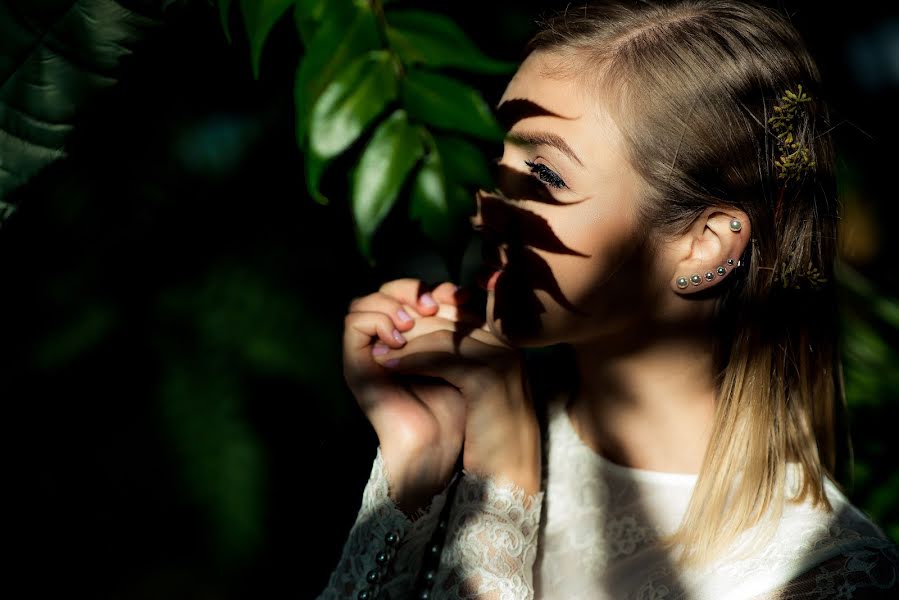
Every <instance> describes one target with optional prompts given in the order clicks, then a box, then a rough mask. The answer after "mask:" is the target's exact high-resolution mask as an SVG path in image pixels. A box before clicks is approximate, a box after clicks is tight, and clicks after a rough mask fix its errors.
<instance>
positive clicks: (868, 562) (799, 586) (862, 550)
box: [753, 538, 899, 600]
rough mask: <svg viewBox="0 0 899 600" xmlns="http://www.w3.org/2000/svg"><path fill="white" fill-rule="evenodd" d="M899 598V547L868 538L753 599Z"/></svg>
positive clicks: (885, 540)
mask: <svg viewBox="0 0 899 600" xmlns="http://www.w3.org/2000/svg"><path fill="white" fill-rule="evenodd" d="M895 598H899V547H897V546H896V545H895V544H894V543H893V542H892V541H890V540H888V539H880V538H865V540H864V543H863V544H860V545H858V546H854V547H852V548H849V549H847V550H846V551H843V552H841V553H840V554H838V555H837V556H834V557H832V558H830V559H828V560H826V561H824V562H822V563H821V564H819V565H817V566H815V567H814V568H812V569H809V570H808V571H806V572H805V573H803V574H801V575H799V576H798V577H796V578H795V579H793V580H792V581H790V582H789V583H787V584H786V585H784V586H782V587H780V588H779V589H778V590H776V591H774V592H770V593H768V594H764V595H762V596H758V597H756V598H753V600H894V599H895Z"/></svg>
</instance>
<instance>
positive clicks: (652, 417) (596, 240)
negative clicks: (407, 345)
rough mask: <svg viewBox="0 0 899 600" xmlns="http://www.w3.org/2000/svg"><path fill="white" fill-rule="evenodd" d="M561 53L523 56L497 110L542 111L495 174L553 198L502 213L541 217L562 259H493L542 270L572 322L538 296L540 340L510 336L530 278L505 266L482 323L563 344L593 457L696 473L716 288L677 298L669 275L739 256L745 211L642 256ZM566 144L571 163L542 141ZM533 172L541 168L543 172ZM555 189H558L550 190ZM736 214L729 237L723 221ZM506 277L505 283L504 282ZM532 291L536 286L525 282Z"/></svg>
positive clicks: (599, 118)
mask: <svg viewBox="0 0 899 600" xmlns="http://www.w3.org/2000/svg"><path fill="white" fill-rule="evenodd" d="M557 58H558V56H556V55H553V54H547V53H539V52H538V53H535V54H532V55H530V56H529V57H528V58H527V59H526V60H525V61H524V62H523V63H522V65H521V66H520V68H519V70H518V71H517V73H516V74H515V76H514V77H513V78H512V80H511V81H510V83H509V85H508V87H507V88H506V90H505V93H504V94H503V96H502V99H501V100H500V106H501V107H502V105H503V103H504V102H508V101H511V100H526V101H529V102H531V103H533V104H535V105H538V106H540V107H542V108H544V109H546V112H547V113H550V114H542V115H536V116H525V117H524V118H520V119H518V120H517V121H516V122H515V123H514V124H512V126H511V129H510V131H509V132H508V135H507V138H506V141H505V143H504V148H503V155H502V159H501V160H500V163H499V164H500V167H501V170H506V171H507V172H510V173H511V172H517V173H520V174H523V175H526V176H528V177H535V178H537V179H539V180H540V181H541V182H542V184H543V185H545V188H546V191H548V192H549V194H550V195H551V197H552V198H553V199H554V200H556V202H552V203H550V202H545V201H541V200H540V199H532V198H526V197H520V196H517V195H514V194H511V193H507V196H509V197H510V198H511V199H509V200H506V202H508V204H510V205H514V206H515V207H517V208H520V209H524V210H526V211H530V212H532V213H534V214H535V215H536V216H539V217H540V219H541V220H545V223H546V225H547V226H548V227H549V228H550V229H551V230H552V233H553V234H554V235H555V236H556V237H558V238H559V240H561V241H562V243H563V244H564V245H565V246H567V247H569V248H571V249H572V250H574V251H576V253H572V254H566V253H557V252H550V251H547V250H541V249H539V248H536V247H529V246H528V240H527V239H525V238H524V237H523V238H522V239H521V240H520V242H521V244H522V245H523V246H524V247H523V248H519V249H518V250H516V249H515V248H514V247H513V248H509V249H508V251H506V249H505V248H504V249H503V252H502V254H503V258H507V259H508V260H509V266H510V267H512V266H514V263H515V260H516V258H515V257H516V252H519V253H520V252H521V251H527V252H533V253H535V255H536V256H537V257H539V259H542V261H545V263H546V265H547V266H548V268H549V270H550V271H551V273H552V278H553V279H554V280H555V284H557V285H558V289H559V290H560V292H561V294H562V295H563V296H564V299H567V301H568V302H569V303H570V304H571V306H573V307H576V308H577V309H579V312H573V311H572V310H571V309H569V308H567V307H565V306H563V304H562V303H560V302H559V301H558V300H559V297H558V296H556V297H553V295H551V294H550V293H548V292H546V291H545V290H544V289H534V290H533V294H534V295H535V298H536V299H537V300H538V301H539V305H540V306H541V308H540V310H539V315H533V317H534V318H535V319H536V318H539V330H536V331H524V330H522V331H516V330H515V328H514V327H515V324H516V322H517V321H516V320H514V319H513V318H512V317H507V318H505V319H504V315H506V314H509V315H510V314H511V311H513V310H514V309H515V308H514V306H515V303H516V301H517V300H519V297H520V293H516V295H515V296H512V295H511V294H512V293H513V290H520V289H522V288H528V287H529V286H530V284H529V282H527V281H517V282H515V281H513V278H524V279H525V280H526V279H527V277H528V275H527V273H523V272H521V271H518V272H515V271H514V270H513V269H511V268H509V269H508V270H507V271H506V273H504V274H503V276H502V277H500V280H499V283H498V284H497V288H496V289H495V290H492V291H490V292H488V298H487V312H486V318H487V325H488V327H489V329H490V331H491V332H492V333H493V334H494V335H496V337H497V338H499V339H501V340H503V341H505V342H506V343H508V344H510V345H512V346H517V347H536V346H545V345H549V344H555V343H559V342H565V343H569V344H571V345H572V346H573V348H574V350H575V353H576V357H577V369H578V371H579V373H580V381H581V386H580V389H579V393H578V394H577V395H576V397H575V398H574V399H573V401H572V403H571V404H570V405H569V414H570V415H571V418H572V422H573V424H574V427H575V430H576V431H577V432H578V434H579V435H580V436H581V438H582V439H583V440H584V441H585V442H586V443H587V444H588V445H590V446H591V447H592V448H594V449H595V450H597V451H599V452H600V453H602V454H603V455H604V456H606V457H607V458H609V459H610V460H613V461H614V462H617V463H619V464H622V465H625V466H629V467H634V468H640V469H647V470H653V471H664V472H676V473H697V472H698V471H699V468H700V465H701V463H702V458H703V454H704V452H705V448H706V445H707V443H708V439H709V434H710V432H711V425H712V419H713V414H714V408H715V391H714V385H713V378H714V372H713V366H712V351H713V344H714V339H715V335H716V332H715V331H712V330H711V328H710V326H709V325H708V323H709V317H710V315H711V314H712V309H713V302H714V299H713V297H711V296H710V295H709V294H708V293H705V290H708V289H709V288H712V287H714V286H715V285H716V284H717V283H718V282H719V281H721V280H722V279H721V278H719V277H716V278H715V280H714V281H712V282H706V281H705V280H704V279H703V282H702V284H701V285H699V286H692V285H690V286H688V288H687V289H683V290H682V289H679V288H678V287H677V285H676V279H677V277H679V276H681V275H684V276H686V277H689V276H690V275H691V274H693V273H700V274H704V273H705V272H706V271H709V270H714V269H715V268H716V267H717V266H718V265H724V264H726V263H725V261H726V259H727V258H738V257H739V256H740V255H741V253H742V252H743V250H744V248H745V246H746V244H747V242H748V240H749V239H750V235H751V232H750V227H749V221H748V219H747V217H746V215H745V214H743V213H741V212H740V211H736V210H733V209H731V208H730V207H718V208H710V209H708V210H707V211H706V212H705V213H703V214H702V215H701V217H700V218H699V219H697V220H696V222H695V223H694V224H693V226H692V227H691V228H690V229H689V231H688V232H686V233H685V234H682V235H680V236H678V237H676V238H675V239H661V238H660V239H659V240H658V241H659V245H658V246H657V247H656V249H654V250H652V251H649V250H647V247H646V245H645V244H643V243H642V238H641V236H640V235H638V233H637V232H638V231H639V230H640V229H641V223H639V222H638V215H637V207H638V202H640V195H639V190H640V179H639V176H638V175H637V173H636V172H635V171H634V169H633V168H632V167H631V166H630V164H629V163H628V161H627V158H626V154H625V150H624V146H623V141H622V138H621V137H620V133H619V131H618V129H617V127H616V125H615V123H614V121H613V120H612V118H611V117H610V116H609V114H608V113H607V112H605V111H604V110H603V106H602V104H601V103H600V102H599V101H598V100H597V99H596V98H591V97H590V96H589V95H588V93H587V88H586V86H585V85H584V84H583V83H582V81H580V80H579V79H577V78H575V77H568V78H562V77H560V76H559V75H558V74H557V69H556V68H555V64H556V63H555V60H556V59H557ZM553 136H556V137H557V138H559V139H561V140H563V141H564V142H565V144H566V145H567V146H568V148H569V149H570V150H571V151H572V153H573V154H574V155H575V156H570V155H569V154H568V153H566V152H563V151H562V150H560V149H559V148H557V147H553V146H552V145H551V144H549V143H547V140H546V139H543V140H541V139H540V138H541V137H543V138H547V139H552V138H553ZM539 165H543V166H539ZM561 182H564V184H563V186H562V187H560V183H561ZM733 218H737V219H739V220H740V221H741V223H742V224H743V227H742V229H741V230H740V231H739V232H734V231H731V229H730V227H729V223H730V221H731V219H733ZM506 275H508V277H509V280H508V281H504V278H505V277H506ZM530 287H533V286H530Z"/></svg>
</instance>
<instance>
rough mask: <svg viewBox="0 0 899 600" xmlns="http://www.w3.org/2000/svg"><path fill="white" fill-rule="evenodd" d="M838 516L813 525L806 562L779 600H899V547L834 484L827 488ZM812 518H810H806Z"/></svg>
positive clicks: (806, 544) (809, 535) (812, 523)
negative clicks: (891, 599) (896, 599)
mask: <svg viewBox="0 0 899 600" xmlns="http://www.w3.org/2000/svg"><path fill="white" fill-rule="evenodd" d="M825 488H826V491H827V495H828V499H829V500H830V501H831V504H832V507H833V512H831V513H827V515H826V516H824V517H822V518H821V519H820V520H818V521H815V520H808V523H809V524H811V525H813V527H811V528H810V529H809V530H808V532H807V534H808V539H807V540H806V541H805V546H806V549H807V554H806V559H805V560H804V561H801V562H800V563H799V564H800V565H802V568H801V569H797V573H798V574H797V575H795V576H794V577H792V578H791V579H790V580H789V581H788V582H787V583H786V584H785V585H783V586H782V587H781V588H779V590H778V595H776V596H774V597H775V598H777V599H778V600H792V599H796V600H798V599H800V598H802V599H809V600H829V599H831V598H832V599H835V600H836V599H842V600H849V599H853V600H864V599H872V600H873V599H881V598H884V599H885V598H893V599H894V598H897V597H899V546H897V545H896V543H895V542H893V541H892V540H891V539H890V538H889V537H888V536H887V535H886V534H885V533H884V532H883V530H882V529H881V528H880V527H878V525H877V524H876V523H874V521H873V520H872V519H871V518H870V517H869V516H868V515H866V514H865V513H864V512H863V511H862V510H861V509H859V508H858V507H857V506H855V505H854V504H852V503H851V502H850V501H849V500H848V499H847V498H846V496H845V495H844V494H843V493H842V492H841V491H840V490H839V489H838V488H837V486H836V485H835V484H833V482H832V481H830V480H828V481H827V483H826V486H825ZM806 514H808V513H806Z"/></svg>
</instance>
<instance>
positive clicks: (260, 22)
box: [240, 0, 295, 79]
mask: <svg viewBox="0 0 899 600" xmlns="http://www.w3.org/2000/svg"><path fill="white" fill-rule="evenodd" d="M294 1H295V0H240V8H241V10H242V12H243V21H244V25H245V27H246V30H247V37H248V39H249V40H250V58H251V62H252V66H253V78H254V79H259V63H260V61H261V59H262V50H263V48H265V40H266V38H268V34H269V33H271V31H272V27H274V26H275V23H277V22H278V19H280V18H281V17H282V16H283V15H284V13H286V12H287V9H288V8H290V7H291V6H292V5H293V3H294Z"/></svg>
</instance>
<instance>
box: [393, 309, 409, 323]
mask: <svg viewBox="0 0 899 600" xmlns="http://www.w3.org/2000/svg"><path fill="white" fill-rule="evenodd" d="M396 314H397V315H398V316H399V318H400V321H402V322H403V323H408V322H409V321H411V320H412V317H410V316H409V313H407V312H406V311H404V310H403V309H402V308H401V309H399V310H398V311H396Z"/></svg>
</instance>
